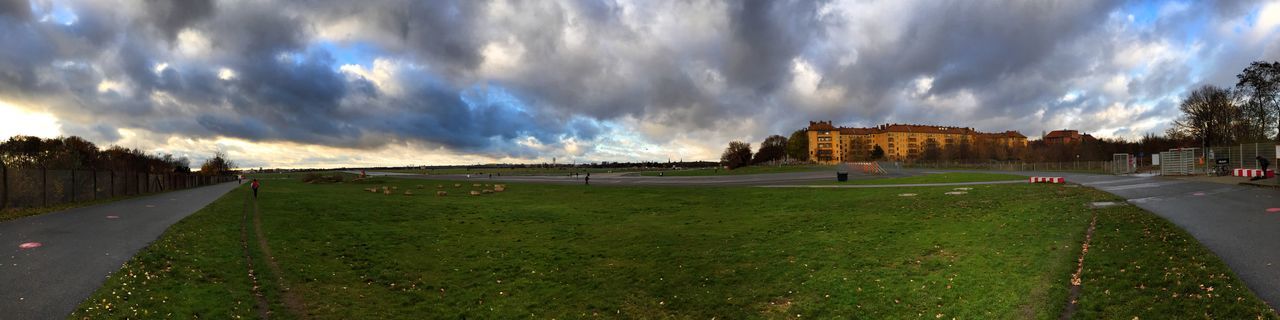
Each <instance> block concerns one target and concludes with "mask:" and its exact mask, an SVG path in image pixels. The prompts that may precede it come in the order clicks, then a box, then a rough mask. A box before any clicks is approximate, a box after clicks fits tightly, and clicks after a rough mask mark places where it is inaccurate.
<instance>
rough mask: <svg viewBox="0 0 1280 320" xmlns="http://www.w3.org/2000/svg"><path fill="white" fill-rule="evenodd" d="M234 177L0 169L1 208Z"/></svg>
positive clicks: (135, 192) (189, 185) (137, 192)
mask: <svg viewBox="0 0 1280 320" xmlns="http://www.w3.org/2000/svg"><path fill="white" fill-rule="evenodd" d="M234 180H235V177H232V176H216V177H209V176H201V175H197V174H191V173H166V174H156V173H139V172H117V171H98V170H51V169H33V168H7V167H4V166H0V209H16V208H38V207H47V206H54V205H59V204H64V203H72V202H80V201H91V200H97V199H108V198H113V197H120V196H131V195H140V194H147V193H156V192H163V191H171V190H178V189H186V188H192V187H199V186H206V185H211V184H217V183H222V182H228V181H234Z"/></svg>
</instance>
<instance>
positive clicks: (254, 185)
mask: <svg viewBox="0 0 1280 320" xmlns="http://www.w3.org/2000/svg"><path fill="white" fill-rule="evenodd" d="M258 186H259V184H258V179H253V182H252V183H250V184H249V187H250V188H253V198H254V199H257V198H258Z"/></svg>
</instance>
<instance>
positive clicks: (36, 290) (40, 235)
mask: <svg viewBox="0 0 1280 320" xmlns="http://www.w3.org/2000/svg"><path fill="white" fill-rule="evenodd" d="M237 186H238V185H237V184H236V183H233V182H231V183H223V184H219V185H213V186H207V187H200V188H194V189H187V190H180V191H173V192H167V193H160V194H155V195H149V196H144V197H138V198H133V199H126V200H120V201H115V202H111V203H106V204H101V205H96V206H90V207H82V208H75V209H69V210H64V211H59V212H53V213H47V214H43V215H39V216H34V217H26V218H21V219H17V220H11V221H6V222H0V254H3V255H2V256H0V318H3V319H61V318H66V317H67V315H69V314H71V312H72V311H74V309H75V307H76V306H77V305H79V304H80V302H81V301H83V300H84V299H85V298H88V297H89V295H90V294H92V293H93V292H94V291H95V290H97V289H98V287H100V286H102V283H103V282H104V281H105V280H106V277H107V276H108V275H110V274H111V273H112V272H115V271H116V270H119V269H120V267H121V266H123V265H124V263H125V262H126V261H128V260H129V258H130V257H133V255H134V254H135V253H137V252H138V250H140V249H142V248H143V247H146V246H147V245H148V244H150V243H151V242H152V241H154V240H155V239H157V238H159V237H160V235H161V234H162V233H164V231H165V230H166V229H168V228H169V226H170V225H172V224H174V223H176V222H178V220H182V218H185V217H187V216H189V215H191V214H192V213H195V212H196V211H198V210H200V209H201V208H204V207H205V206H206V205H208V204H209V203H211V202H213V201H214V200H217V199H218V198H219V197H221V196H222V195H224V194H226V193H227V192H228V191H231V190H232V189H234V188H235V187H237ZM32 242H35V243H39V244H40V246H39V247H34V248H21V247H20V246H22V244H24V243H32Z"/></svg>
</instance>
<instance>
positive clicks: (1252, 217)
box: [1012, 172, 1280, 309]
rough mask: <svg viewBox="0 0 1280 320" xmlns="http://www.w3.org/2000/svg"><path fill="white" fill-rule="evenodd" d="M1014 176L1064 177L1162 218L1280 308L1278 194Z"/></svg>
mask: <svg viewBox="0 0 1280 320" xmlns="http://www.w3.org/2000/svg"><path fill="white" fill-rule="evenodd" d="M1012 173H1014V174H1023V175H1029V176H1048V177H1065V178H1066V180H1067V182H1070V183H1079V184H1081V185H1084V186H1087V187H1092V188H1095V189H1098V190H1102V191H1106V192H1108V193H1111V194H1114V195H1117V196H1120V197H1122V198H1124V199H1126V200H1127V201H1128V202H1129V203H1130V204H1133V205H1136V206H1138V207H1140V208H1143V209H1146V210H1147V211H1151V212H1152V213H1155V214H1156V215H1159V216H1161V217H1164V218H1165V219H1167V220H1169V221H1170V222H1173V223H1174V224H1176V225H1178V226H1179V227H1182V229H1183V230H1187V232H1188V233H1190V234H1191V235H1192V236H1194V237H1195V238H1196V239H1197V240H1200V243H1203V244H1204V245H1205V247H1208V248H1209V250H1212V251H1213V252H1214V253H1216V254H1218V257H1220V258H1222V261H1223V262H1226V263H1227V265H1228V266H1230V267H1231V270H1233V271H1235V272H1236V275H1238V276H1240V279H1241V280H1243V281H1244V283H1245V285H1247V286H1249V289H1252V290H1253V292H1254V293H1257V294H1258V297H1260V298H1262V300H1263V301H1266V302H1267V303H1268V304H1270V305H1271V308H1272V309H1276V308H1280V190H1277V189H1269V188H1258V187H1248V186H1239V185H1230V184H1221V183H1213V182H1202V181H1192V180H1182V179H1173V178H1165V177H1157V176H1114V175H1099V174H1076V173H1061V172H1058V173H1053V172H1012ZM1245 180H1246V178H1240V181H1241V182H1243V181H1245ZM1267 182H1268V183H1275V182H1276V180H1275V179H1271V180H1268V181H1267ZM1086 263H1087V262H1086Z"/></svg>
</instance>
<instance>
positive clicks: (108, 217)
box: [107, 216, 120, 219]
mask: <svg viewBox="0 0 1280 320" xmlns="http://www.w3.org/2000/svg"><path fill="white" fill-rule="evenodd" d="M107 219H120V216H107Z"/></svg>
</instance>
